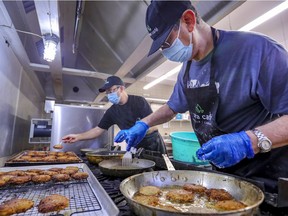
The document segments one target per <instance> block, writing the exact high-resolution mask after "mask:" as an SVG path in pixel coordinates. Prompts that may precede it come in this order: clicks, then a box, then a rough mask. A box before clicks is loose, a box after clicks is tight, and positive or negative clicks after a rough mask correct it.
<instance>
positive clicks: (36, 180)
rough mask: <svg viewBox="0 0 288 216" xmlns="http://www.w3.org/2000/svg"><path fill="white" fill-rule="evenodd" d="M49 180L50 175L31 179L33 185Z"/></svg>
mask: <svg viewBox="0 0 288 216" xmlns="http://www.w3.org/2000/svg"><path fill="white" fill-rule="evenodd" d="M50 180H51V176H50V175H36V176H33V177H32V181H33V182H35V183H45V182H48V181H50Z"/></svg>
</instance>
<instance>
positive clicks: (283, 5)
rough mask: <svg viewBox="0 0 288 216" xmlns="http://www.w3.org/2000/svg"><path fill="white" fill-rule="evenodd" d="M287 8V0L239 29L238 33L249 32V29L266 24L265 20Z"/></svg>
mask: <svg viewBox="0 0 288 216" xmlns="http://www.w3.org/2000/svg"><path fill="white" fill-rule="evenodd" d="M287 8H288V0H286V1H285V2H283V3H281V4H280V5H278V6H276V7H275V8H273V9H271V10H270V11H268V12H266V13H265V14H263V15H262V16H259V17H258V18H256V19H255V20H253V21H252V22H250V23H248V24H247V25H245V26H243V27H242V28H240V29H239V30H240V31H250V30H251V29H254V28H256V27H257V26H259V25H261V24H262V23H264V22H266V21H267V20H269V19H271V18H272V17H274V16H276V15H277V14H279V13H281V12H282V11H284V10H286V9H287Z"/></svg>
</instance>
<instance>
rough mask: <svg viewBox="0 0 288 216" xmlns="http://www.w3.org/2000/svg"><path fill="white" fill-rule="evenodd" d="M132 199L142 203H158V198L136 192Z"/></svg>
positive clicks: (151, 204)
mask: <svg viewBox="0 0 288 216" xmlns="http://www.w3.org/2000/svg"><path fill="white" fill-rule="evenodd" d="M133 199H134V200H136V201H137V202H139V203H141V204H143V205H149V206H156V205H158V203H159V199H158V197H156V196H145V195H141V194H136V195H134V196H133Z"/></svg>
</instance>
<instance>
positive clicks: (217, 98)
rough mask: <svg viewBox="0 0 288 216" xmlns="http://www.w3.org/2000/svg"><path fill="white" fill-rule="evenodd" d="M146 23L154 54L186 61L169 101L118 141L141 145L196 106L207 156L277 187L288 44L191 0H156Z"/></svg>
mask: <svg viewBox="0 0 288 216" xmlns="http://www.w3.org/2000/svg"><path fill="white" fill-rule="evenodd" d="M146 26H147V30H148V32H149V33H150V36H151V38H152V39H153V43H152V46H151V49H150V52H149V55H151V54H153V53H154V52H156V51H157V50H159V49H160V50H161V52H162V54H163V55H164V56H165V57H166V58H167V59H169V60H171V61H176V62H183V66H182V69H181V70H180V72H179V75H178V79H177V83H176V84H175V87H174V91H173V93H172V95H171V97H170V99H169V101H168V102H167V104H165V105H163V106H162V107H161V108H159V109H158V110H157V111H156V112H154V113H153V114H150V115H149V116H147V117H145V118H143V119H141V121H139V122H137V123H136V125H135V126H133V127H132V128H130V129H128V130H123V131H120V132H119V133H118V134H117V135H116V137H115V141H116V142H121V140H123V139H125V140H126V141H127V143H128V149H129V148H130V147H132V146H137V143H138V142H140V141H141V139H142V138H143V137H144V135H145V133H146V130H147V129H148V128H149V127H152V126H155V125H158V124H163V123H164V122H167V121H169V120H171V119H172V118H173V117H174V116H175V115H176V114H177V113H184V112H186V111H187V110H189V112H190V116H191V123H192V127H193V129H194V131H195V133H196V135H197V137H198V140H199V142H200V144H201V148H200V149H199V150H198V151H197V157H198V158H199V159H200V160H208V161H210V162H211V164H212V165H213V166H214V168H215V169H217V170H220V171H223V172H227V173H231V174H235V175H239V176H243V177H246V178H251V179H254V180H258V181H261V182H263V183H264V185H265V189H266V190H267V191H268V192H271V193H277V192H278V191H277V189H278V188H277V187H278V178H279V177H284V178H288V169H287V167H288V157H287V155H288V82H287V80H288V53H287V51H286V50H285V49H284V48H283V47H282V46H281V45H280V44H279V43H277V42H275V41H274V40H272V39H271V38H269V37H268V36H265V35H260V34H257V33H252V32H240V31H224V30H217V29H214V28H212V27H211V26H209V25H208V24H207V23H205V22H204V21H203V20H202V19H201V17H200V16H199V15H198V13H197V11H196V10H195V8H194V7H193V6H192V5H191V2H190V1H152V2H151V4H150V5H149V6H148V8H147V12H146Z"/></svg>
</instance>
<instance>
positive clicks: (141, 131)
mask: <svg viewBox="0 0 288 216" xmlns="http://www.w3.org/2000/svg"><path fill="white" fill-rule="evenodd" d="M148 129H149V126H148V125H147V124H146V123H145V122H143V121H137V122H136V124H135V125H134V126H133V127H131V128H130V129H127V130H121V131H120V132H119V133H118V134H117V135H116V137H115V139H114V141H115V142H117V143H118V142H122V141H123V140H125V141H126V143H127V147H126V150H127V151H129V150H130V148H131V147H135V146H136V145H137V144H138V143H139V142H140V141H141V140H142V139H143V138H144V137H145V135H146V133H147V131H148Z"/></svg>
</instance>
